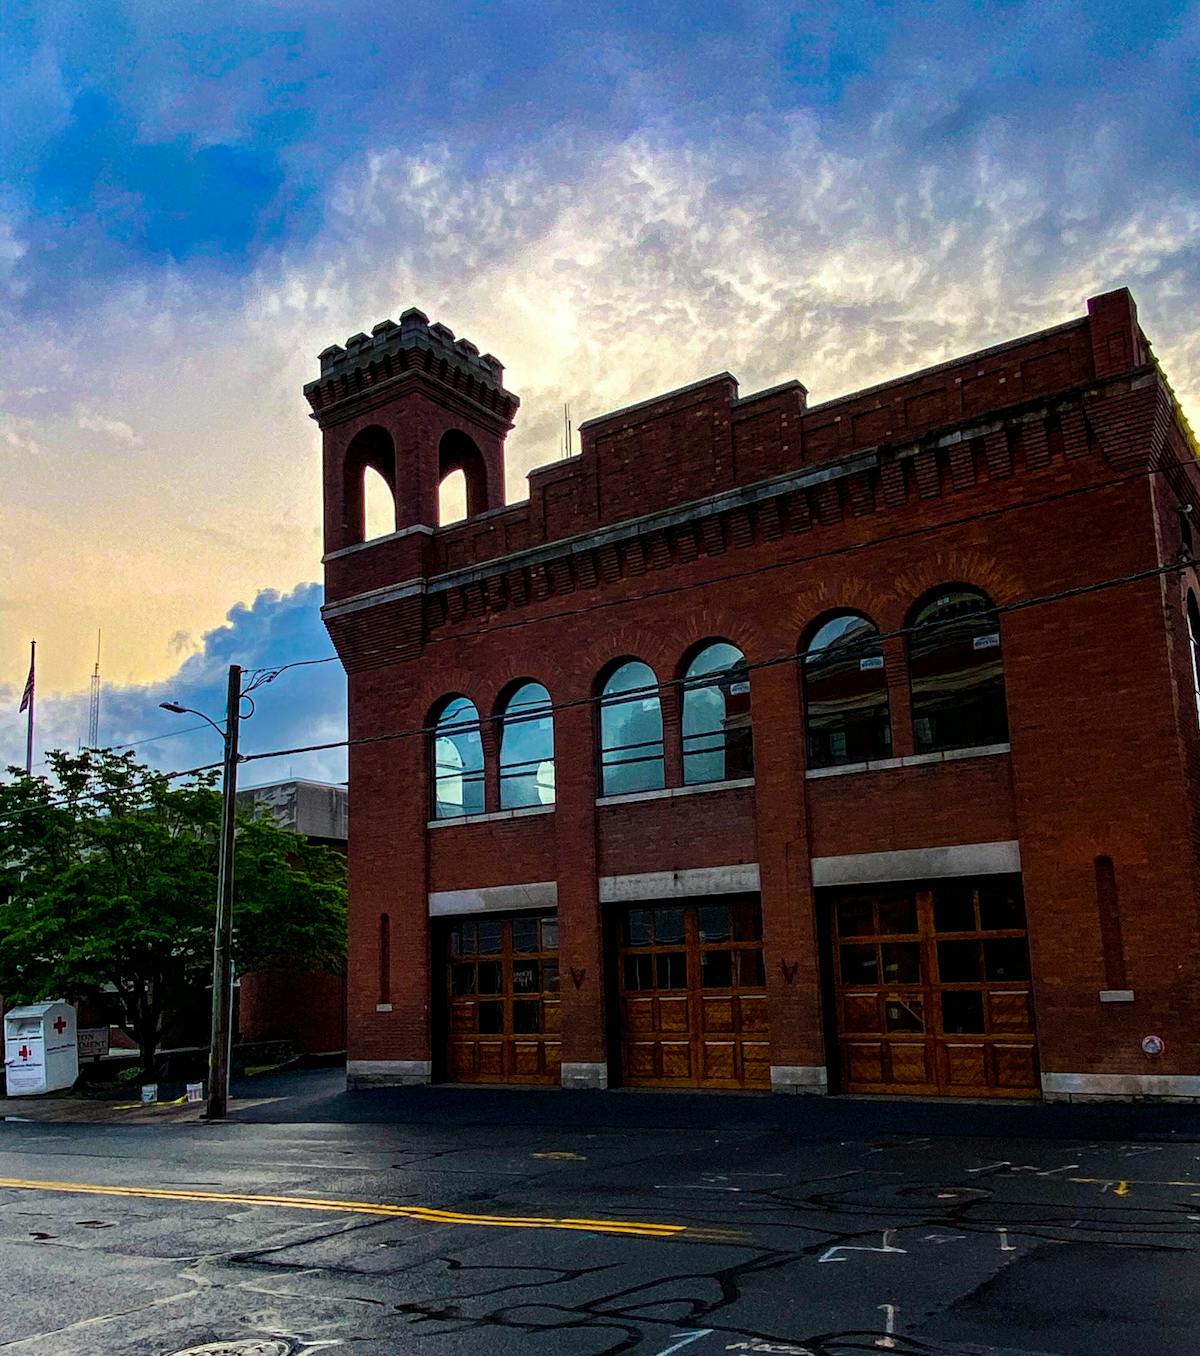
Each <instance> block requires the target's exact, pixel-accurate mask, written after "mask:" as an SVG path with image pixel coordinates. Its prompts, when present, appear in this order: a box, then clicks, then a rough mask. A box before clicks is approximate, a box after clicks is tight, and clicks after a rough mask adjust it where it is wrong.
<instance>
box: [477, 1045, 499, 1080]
mask: <svg viewBox="0 0 1200 1356" xmlns="http://www.w3.org/2000/svg"><path fill="white" fill-rule="evenodd" d="M475 1050H476V1054H477V1056H478V1063H477V1065H476V1072H477V1073H479V1074H480V1075H482V1076H483V1077H486V1078H498V1077H499V1076H500V1075H501V1074H503V1073H504V1042H503V1041H480V1042H479V1043H478V1044H477V1045H476V1047H475Z"/></svg>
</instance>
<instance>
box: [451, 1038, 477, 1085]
mask: <svg viewBox="0 0 1200 1356" xmlns="http://www.w3.org/2000/svg"><path fill="white" fill-rule="evenodd" d="M450 1064H451V1070H452V1072H453V1073H454V1074H456V1075H458V1076H460V1077H461V1076H463V1075H466V1076H468V1077H469V1076H470V1075H471V1074H473V1073H474V1072H475V1043H474V1042H473V1041H454V1042H452V1043H451V1046H450Z"/></svg>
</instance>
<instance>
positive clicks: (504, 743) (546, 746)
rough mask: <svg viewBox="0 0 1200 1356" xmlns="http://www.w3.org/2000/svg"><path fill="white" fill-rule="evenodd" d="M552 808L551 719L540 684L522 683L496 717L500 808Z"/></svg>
mask: <svg viewBox="0 0 1200 1356" xmlns="http://www.w3.org/2000/svg"><path fill="white" fill-rule="evenodd" d="M553 804H554V716H553V715H552V713H551V710H550V694H549V693H548V692H547V691H546V689H545V688H544V687H543V686H542V685H541V683H522V684H521V686H520V687H518V688H517V689H516V691H515V692H513V694H512V696H510V697H509V699H508V701H506V702H505V703H504V709H503V711H502V712H501V714H500V808H501V809H502V810H519V809H522V808H523V807H525V806H528V805H553Z"/></svg>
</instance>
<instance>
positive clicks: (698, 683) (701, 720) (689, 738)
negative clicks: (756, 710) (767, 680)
mask: <svg viewBox="0 0 1200 1356" xmlns="http://www.w3.org/2000/svg"><path fill="white" fill-rule="evenodd" d="M753 775H754V751H753V743H752V741H751V735H750V675H749V673H748V672H747V670H746V659H745V656H744V655H743V654H742V652H741V650H739V649H738V648H737V647H736V646H733V645H730V644H728V643H727V642H726V641H723V640H719V641H714V643H713V644H711V645H706V646H705V647H704V649H702V650H701V651H700V653H699V654H698V655H696V657H695V658H694V659H693V660H692V662H691V663H690V664H689V665H688V669H687V673H686V674H685V675H684V679H683V780H684V784H685V785H687V786H692V785H694V784H696V783H698V782H723V781H727V780H729V779H730V778H734V777H751V776H753Z"/></svg>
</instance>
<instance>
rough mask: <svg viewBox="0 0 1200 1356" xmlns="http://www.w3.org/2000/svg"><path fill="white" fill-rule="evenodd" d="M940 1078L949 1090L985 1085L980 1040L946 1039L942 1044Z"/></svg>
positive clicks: (983, 1056)
mask: <svg viewBox="0 0 1200 1356" xmlns="http://www.w3.org/2000/svg"><path fill="white" fill-rule="evenodd" d="M942 1078H943V1081H944V1082H945V1084H946V1087H947V1088H948V1089H951V1090H957V1089H959V1088H986V1087H987V1081H988V1080H987V1060H986V1058H985V1055H984V1046H983V1042H982V1041H947V1042H946V1043H945V1045H943V1046H942Z"/></svg>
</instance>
